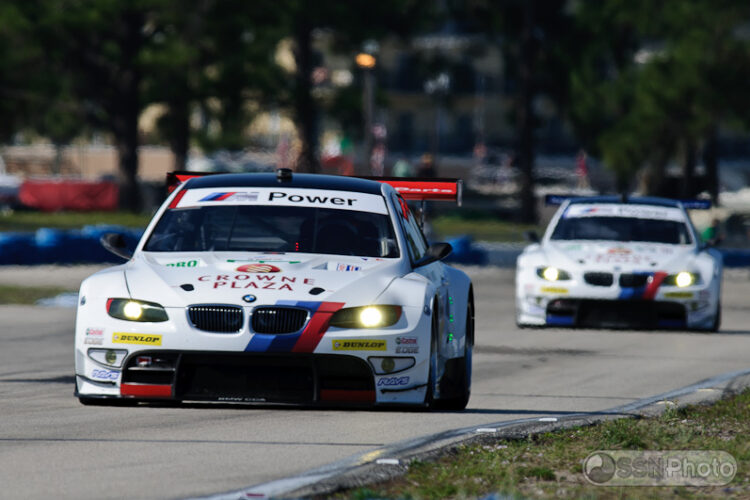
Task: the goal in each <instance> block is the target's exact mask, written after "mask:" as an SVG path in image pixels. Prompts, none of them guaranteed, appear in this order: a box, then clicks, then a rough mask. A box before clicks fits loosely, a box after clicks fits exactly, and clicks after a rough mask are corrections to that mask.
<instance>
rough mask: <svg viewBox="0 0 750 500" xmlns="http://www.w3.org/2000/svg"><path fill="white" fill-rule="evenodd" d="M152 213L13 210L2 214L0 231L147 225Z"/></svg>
mask: <svg viewBox="0 0 750 500" xmlns="http://www.w3.org/2000/svg"><path fill="white" fill-rule="evenodd" d="M149 220H151V216H150V215H143V214H132V213H128V212H52V213H49V212H33V211H28V212H27V211H13V212H8V213H3V214H0V231H35V230H37V229H39V228H41V227H49V228H55V229H80V228H81V227H83V226H87V225H95V224H116V225H119V226H125V227H132V228H142V227H146V225H147V224H148V222H149Z"/></svg>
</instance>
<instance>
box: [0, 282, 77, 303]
mask: <svg viewBox="0 0 750 500" xmlns="http://www.w3.org/2000/svg"><path fill="white" fill-rule="evenodd" d="M71 291H73V290H68V289H67V288H62V287H58V286H15V285H0V304H34V303H36V301H37V300H39V299H44V298H47V297H55V296H57V295H60V294H61V293H65V292H71Z"/></svg>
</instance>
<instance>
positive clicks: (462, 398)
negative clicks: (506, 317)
mask: <svg viewBox="0 0 750 500" xmlns="http://www.w3.org/2000/svg"><path fill="white" fill-rule="evenodd" d="M473 348H474V301H473V300H472V297H469V305H468V307H467V309H466V332H465V337H464V355H463V357H462V358H460V359H458V360H457V362H458V363H457V364H458V366H457V369H456V373H457V378H458V380H457V381H456V384H455V387H456V389H457V390H456V392H455V393H454V394H455V395H454V396H453V397H451V398H447V399H443V400H440V401H439V402H438V406H439V407H440V408H441V409H445V410H451V411H461V410H463V409H465V408H466V405H468V404H469V398H470V397H471V367H472V360H471V358H472V351H473Z"/></svg>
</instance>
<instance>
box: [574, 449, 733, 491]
mask: <svg viewBox="0 0 750 500" xmlns="http://www.w3.org/2000/svg"><path fill="white" fill-rule="evenodd" d="M735 474H737V461H736V460H735V459H734V457H733V456H732V455H730V454H729V453H727V452H725V451H717V450H709V451H700V450H667V451H636V450H600V451H595V452H593V453H591V454H590V455H589V456H587V457H586V459H585V460H584V461H583V475H584V477H585V478H586V480H587V481H588V482H590V483H592V484H595V485H598V486H724V485H726V484H729V482H730V481H732V479H734V476H735Z"/></svg>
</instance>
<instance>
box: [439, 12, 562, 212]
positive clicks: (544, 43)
mask: <svg viewBox="0 0 750 500" xmlns="http://www.w3.org/2000/svg"><path fill="white" fill-rule="evenodd" d="M566 7H567V2H566V0H547V1H544V2H542V1H540V0H498V1H491V0H468V1H466V2H465V3H462V2H460V3H458V4H457V6H456V7H454V9H453V11H452V13H453V15H458V16H459V17H460V18H463V19H466V20H467V21H469V22H470V23H471V25H473V26H474V29H476V30H478V31H481V32H483V33H485V34H486V35H487V36H488V38H489V39H490V40H492V41H495V42H496V43H498V44H499V45H500V47H501V53H502V57H503V66H504V67H505V68H506V72H507V74H506V75H505V78H506V79H508V81H509V82H511V84H510V85H509V87H510V88H511V90H510V93H511V99H512V100H513V102H514V109H515V112H514V119H515V125H516V129H517V138H516V156H517V158H518V165H519V167H520V171H521V200H520V201H521V210H520V216H519V217H520V220H521V221H523V222H527V223H536V221H537V210H536V199H535V195H534V186H535V181H534V163H535V150H536V139H535V130H536V128H537V126H538V124H539V120H540V118H539V116H538V115H537V113H536V112H535V110H534V104H535V102H536V101H537V100H538V99H539V98H540V97H542V96H546V97H549V98H550V99H551V100H552V101H553V102H556V103H558V104H562V103H560V102H559V100H560V99H561V98H562V97H564V96H565V95H566V94H567V93H566V91H565V88H566V86H567V81H564V80H561V79H560V77H559V75H560V71H561V68H563V69H564V68H565V65H566V62H567V58H568V55H567V54H566V53H565V52H564V51H561V48H562V47H565V46H567V39H568V37H569V36H570V33H569V31H570V29H571V27H572V26H571V20H570V16H569V15H568V11H567V10H566Z"/></svg>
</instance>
